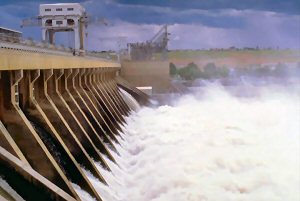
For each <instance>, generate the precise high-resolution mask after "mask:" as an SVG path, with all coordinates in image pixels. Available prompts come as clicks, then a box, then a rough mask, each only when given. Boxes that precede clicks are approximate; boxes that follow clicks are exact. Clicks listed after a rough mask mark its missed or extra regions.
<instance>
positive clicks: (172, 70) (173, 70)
mask: <svg viewBox="0 0 300 201" xmlns="http://www.w3.org/2000/svg"><path fill="white" fill-rule="evenodd" d="M169 71H170V75H171V76H175V75H176V74H177V67H176V65H175V64H174V63H172V62H171V63H170V65H169Z"/></svg>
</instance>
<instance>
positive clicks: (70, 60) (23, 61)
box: [0, 46, 120, 70]
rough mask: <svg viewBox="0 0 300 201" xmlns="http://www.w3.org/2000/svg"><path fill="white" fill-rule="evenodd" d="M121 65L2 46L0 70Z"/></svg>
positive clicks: (106, 61)
mask: <svg viewBox="0 0 300 201" xmlns="http://www.w3.org/2000/svg"><path fill="white" fill-rule="evenodd" d="M101 67H117V68H119V67H120V64H119V63H117V62H115V61H111V60H106V59H102V58H97V57H88V56H86V57H79V56H72V55H63V54H59V52H58V54H55V52H54V53H48V52H39V51H30V50H29V51H26V50H21V49H12V48H7V47H3V46H1V47H0V70H20V69H23V70H33V69H60V68H63V69H68V68H101Z"/></svg>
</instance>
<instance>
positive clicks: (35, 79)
mask: <svg viewBox="0 0 300 201" xmlns="http://www.w3.org/2000/svg"><path fill="white" fill-rule="evenodd" d="M0 55H1V56H0V83H1V84H0V93H1V94H0V120H1V122H0V130H1V132H0V133H1V141H0V146H1V148H0V151H1V168H0V169H1V173H0V175H1V180H2V179H3V180H4V181H5V182H4V183H6V184H7V185H4V186H3V185H1V187H0V189H1V191H0V192H1V194H0V195H1V198H3V199H5V200H19V199H25V200H80V197H79V195H78V192H76V190H75V187H74V185H76V186H78V188H80V189H82V190H84V191H85V192H87V193H88V194H89V195H91V196H92V197H93V198H95V199H96V200H102V199H101V196H100V194H99V193H98V192H97V191H96V190H95V187H94V186H93V185H92V183H91V181H90V180H89V179H88V178H87V175H86V173H85V172H84V171H83V169H82V167H84V168H85V169H86V170H87V171H88V172H89V173H90V174H91V175H93V177H94V178H96V179H97V180H99V181H101V182H102V183H103V184H105V185H107V182H106V180H105V179H104V177H103V175H102V173H100V171H99V169H98V168H97V167H96V165H95V162H98V163H99V164H100V165H101V167H103V168H104V169H105V170H110V166H109V165H108V164H107V161H106V160H105V159H104V157H106V158H107V159H109V160H110V161H112V162H114V163H116V160H115V156H114V154H117V155H118V154H119V153H118V151H117V149H116V147H115V146H116V144H119V143H120V142H119V141H120V139H122V137H121V135H120V133H121V132H122V129H123V125H124V124H125V117H126V116H128V115H129V114H130V112H131V111H132V104H130V101H131V102H132V101H133V100H134V101H135V100H137V101H139V102H140V104H147V102H148V96H147V95H146V94H144V93H142V92H141V91H139V90H137V89H136V88H134V87H132V86H131V85H130V84H129V83H128V82H126V81H125V80H123V79H122V78H120V77H119V76H118V73H119V71H120V64H119V63H117V62H115V61H112V60H107V59H102V58H97V57H92V56H73V54H72V52H67V51H59V50H53V49H47V48H41V47H34V46H28V45H25V44H20V43H15V42H13V43H12V42H7V41H3V42H2V41H1V49H0ZM131 96H132V97H135V99H134V98H132V97H131ZM124 97H125V98H124ZM126 97H127V99H126ZM128 97H129V98H130V97H131V99H128ZM135 104H137V103H135ZM113 153H114V154H113ZM1 184H2V182H1Z"/></svg>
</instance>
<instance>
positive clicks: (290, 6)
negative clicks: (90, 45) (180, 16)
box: [114, 0, 300, 14]
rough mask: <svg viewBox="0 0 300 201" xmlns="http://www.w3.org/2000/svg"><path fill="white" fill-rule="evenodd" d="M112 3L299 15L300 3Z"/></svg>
mask: <svg viewBox="0 0 300 201" xmlns="http://www.w3.org/2000/svg"><path fill="white" fill-rule="evenodd" d="M114 2H116V3H119V4H123V5H144V6H158V7H163V8H165V7H169V8H174V9H178V10H186V9H202V10H215V9H237V10H245V9H251V10H260V11H262V10H263V11H274V12H281V13H289V14H300V3H299V1H298V0H260V1H254V0H243V1H240V0H209V1H205V0H187V1H182V0H165V1H161V0H143V1H139V0H114Z"/></svg>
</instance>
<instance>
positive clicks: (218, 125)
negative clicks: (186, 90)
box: [92, 88, 300, 201]
mask: <svg viewBox="0 0 300 201" xmlns="http://www.w3.org/2000/svg"><path fill="white" fill-rule="evenodd" d="M271 91H272V93H270V90H263V92H261V93H260V95H259V96H257V97H255V98H236V97H233V96H231V95H229V94H228V93H226V92H224V91H222V90H220V89H218V88H207V90H206V91H202V95H201V99H200V98H195V97H198V96H185V97H182V98H181V99H179V100H178V101H176V103H175V104H174V106H161V107H159V108H142V109H141V110H139V111H138V112H137V113H133V114H132V115H131V116H130V117H128V118H127V122H128V125H127V126H126V127H125V128H124V135H123V138H124V141H122V142H121V144H122V146H119V145H116V148H117V149H118V151H119V152H120V155H121V156H117V155H116V154H114V157H115V159H116V160H117V162H118V166H117V165H115V164H113V163H112V162H110V161H109V160H108V159H106V160H107V161H108V163H109V166H110V167H111V169H112V172H107V171H105V170H103V169H102V168H101V166H100V165H99V164H96V166H97V167H98V168H99V170H100V171H101V173H102V174H103V176H104V178H105V179H106V181H107V182H108V184H109V188H106V187H105V188H103V186H102V187H101V186H100V188H101V189H104V192H103V191H102V192H101V193H102V198H103V200H104V201H115V200H119V201H148V200H151V201H174V200H176V201H187V200H189V201H205V200H209V201H220V200H222V201H227V200H228V201H232V200H245V201H258V200H259V201H271V200H272V201H277V200H278V201H283V200H289V201H298V200H300V190H299V189H300V172H299V171H300V159H299V155H300V148H299V147H300V146H299V143H300V142H299V141H300V94H299V91H297V92H296V93H288V92H284V91H278V90H277V92H276V93H274V91H273V90H271ZM203 93H204V94H203ZM92 183H94V185H98V184H96V183H97V181H96V182H92Z"/></svg>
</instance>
